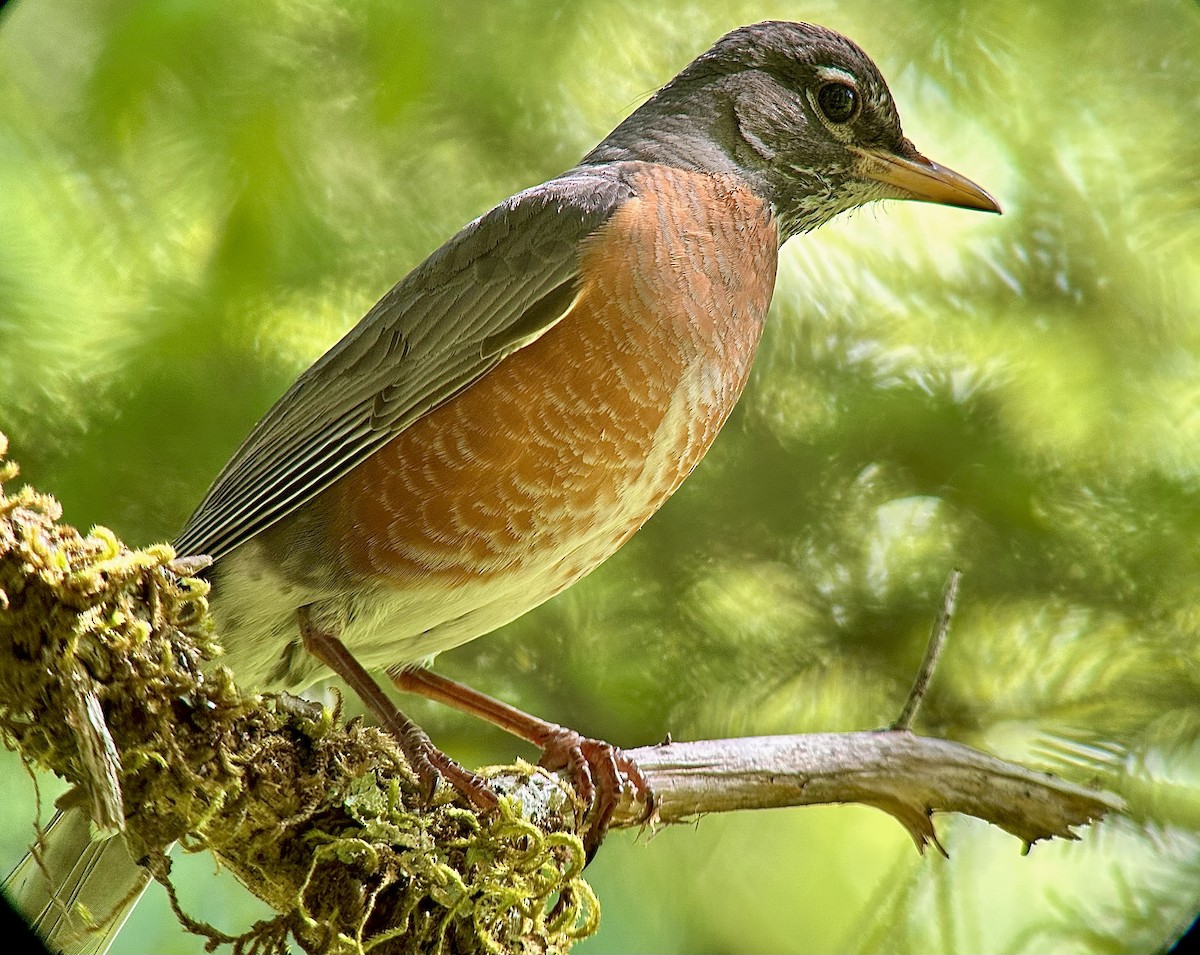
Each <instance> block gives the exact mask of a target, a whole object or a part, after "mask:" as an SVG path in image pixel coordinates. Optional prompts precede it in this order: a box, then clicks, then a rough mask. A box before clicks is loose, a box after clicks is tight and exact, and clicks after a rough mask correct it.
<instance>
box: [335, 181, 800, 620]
mask: <svg viewBox="0 0 1200 955" xmlns="http://www.w3.org/2000/svg"><path fill="white" fill-rule="evenodd" d="M637 191H638V195H637V197H636V198H634V199H632V200H631V201H629V202H628V203H626V204H625V205H624V206H623V207H622V208H621V209H620V210H619V211H618V212H617V213H616V214H615V215H614V217H613V218H612V219H611V220H610V221H609V222H608V223H607V224H606V225H605V226H604V227H603V228H602V229H601V230H600V231H599V232H598V233H597V234H595V235H594V236H592V237H591V239H589V240H588V243H587V245H586V248H585V249H584V251H583V255H582V260H581V265H582V270H581V275H582V281H581V285H580V291H579V295H578V297H577V299H576V301H575V304H574V306H573V307H572V309H571V310H570V312H569V313H568V314H567V315H566V317H565V318H564V319H563V320H562V321H560V322H559V323H558V324H557V325H555V326H554V327H553V328H551V329H550V331H548V332H546V333H545V334H544V335H543V336H542V337H541V338H539V339H538V340H537V341H535V342H533V343H532V344H530V345H528V346H526V347H525V348H523V349H521V350H520V351H518V352H516V353H514V354H513V355H511V356H509V357H508V358H506V359H505V360H504V361H503V362H501V363H500V365H498V366H497V367H496V368H495V369H494V370H493V371H491V372H490V373H489V374H487V375H486V376H485V377H484V378H482V379H480V380H479V381H477V382H476V383H475V384H473V385H471V386H470V387H469V388H468V389H467V390H465V391H464V392H463V393H462V394H460V395H458V396H457V397H455V398H454V399H453V400H451V401H450V402H448V403H447V404H445V405H443V406H442V407H440V408H439V409H437V410H436V411H434V412H432V413H431V414H429V415H427V416H426V417H425V418H423V419H421V420H420V421H418V422H417V423H415V424H414V425H412V426H411V427H410V428H408V429H407V430H406V431H404V432H403V433H402V434H400V435H399V436H398V437H397V438H396V439H395V440H394V441H392V442H391V443H390V444H388V445H387V446H386V447H384V448H383V449H381V450H380V451H379V452H377V453H376V454H374V455H372V457H371V458H370V459H368V460H367V461H365V462H364V463H363V464H361V465H359V466H358V467H357V468H355V470H354V471H353V472H351V473H350V474H348V475H347V476H346V477H344V478H342V479H341V480H340V481H339V482H338V483H337V484H335V485H333V486H332V487H331V488H329V489H328V490H327V491H326V492H325V493H324V495H323V497H325V504H326V505H327V506H329V508H330V513H331V516H332V517H333V519H332V521H331V530H333V532H334V533H335V534H336V535H338V536H337V537H336V539H335V541H334V542H333V543H334V547H333V550H334V552H335V553H338V554H340V555H341V558H342V562H343V566H344V569H345V570H347V571H349V572H350V573H351V574H352V575H354V576H359V575H362V576H363V577H366V578H370V579H374V580H379V581H386V582H387V583H388V584H390V585H393V586H395V587H397V588H399V589H401V590H409V589H413V588H418V589H428V588H429V587H431V586H432V587H437V588H438V589H442V588H446V589H454V588H458V587H462V586H467V587H468V589H475V588H476V587H480V586H481V585H490V586H493V587H496V588H498V590H497V592H499V591H500V590H502V591H504V592H511V593H519V594H520V597H519V599H518V598H513V599H514V600H517V602H521V603H525V604H526V605H525V606H523V607H520V608H517V607H515V606H514V607H512V608H509V609H510V610H512V611H514V612H511V613H506V614H503V616H506V617H511V616H515V615H516V614H517V613H519V612H523V610H525V609H528V608H529V607H531V606H534V605H536V604H537V603H540V602H541V601H542V600H545V599H546V598H547V597H549V596H551V595H552V594H554V593H556V592H558V591H559V590H561V589H562V588H563V587H565V586H567V585H568V584H569V583H571V582H572V581H574V580H576V579H578V578H579V577H580V576H582V575H583V574H585V573H587V572H588V571H589V570H591V569H592V568H594V567H595V566H596V565H597V564H599V563H600V562H601V561H603V560H604V559H605V558H606V557H608V556H609V555H610V554H611V553H612V552H613V551H615V550H616V549H617V548H618V547H619V546H620V545H621V544H622V543H623V542H624V541H625V540H626V539H628V537H629V536H630V535H631V534H632V533H633V532H634V531H635V530H636V529H637V528H638V527H640V526H641V524H642V523H643V522H644V521H645V520H646V519H648V518H649V517H650V516H651V515H652V514H653V513H654V511H655V510H657V508H658V507H659V506H660V505H661V504H662V503H663V501H665V500H666V498H667V497H668V496H669V495H670V494H671V492H672V491H674V490H675V489H676V488H677V487H678V486H679V484H680V482H682V481H683V479H684V478H685V477H686V476H687V475H688V473H689V472H690V471H691V470H692V468H694V467H695V466H696V464H697V463H698V462H699V460H700V458H701V457H702V456H703V454H704V452H705V451H707V450H708V447H709V445H710V444H711V443H712V440H713V438H714V437H715V436H716V434H717V431H718V430H719V429H720V427H721V425H722V424H723V423H724V422H725V419H726V418H727V417H728V415H729V413H730V411H731V410H732V409H733V406H734V403H735V402H736V401H737V398H738V395H739V394H740V393H741V390H742V387H743V386H744V384H745V382H746V378H747V375H748V373H749V370H750V364H751V360H752V358H753V356H754V352H755V349H756V347H757V345H758V341H759V337H760V334H761V329H762V320H763V316H764V315H765V313H766V310H767V306H768V304H769V302H770V297H771V291H772V289H773V287H774V281H775V268H776V253H777V248H778V244H777V236H776V231H775V226H774V223H773V221H772V219H771V216H770V213H769V210H768V209H767V208H766V207H765V205H764V204H763V203H762V202H761V201H760V200H758V199H757V198H755V197H754V196H752V195H751V194H750V193H748V192H746V191H745V190H743V189H740V188H738V187H737V186H736V185H735V184H734V183H733V182H732V181H731V180H728V179H724V178H721V177H713V176H708V175H701V174H694V173H686V172H682V171H679V170H672V169H667V168H665V167H651V168H650V170H649V171H648V172H647V173H646V174H645V175H644V176H643V177H642V181H641V182H639V183H637ZM479 592H480V593H481V594H485V593H487V589H486V587H484V588H483V589H481V590H480V591H479ZM482 599H484V598H482V597H481V598H480V600H482ZM476 602H479V601H478V600H477V601H476ZM510 602H511V601H510ZM459 609H460V610H461V609H462V608H459ZM499 622H503V621H499ZM494 624H495V621H493V625H494Z"/></svg>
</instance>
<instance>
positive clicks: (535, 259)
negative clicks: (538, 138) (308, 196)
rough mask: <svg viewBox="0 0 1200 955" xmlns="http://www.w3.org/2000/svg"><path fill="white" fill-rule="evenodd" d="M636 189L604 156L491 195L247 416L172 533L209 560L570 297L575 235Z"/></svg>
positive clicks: (472, 373)
mask: <svg viewBox="0 0 1200 955" xmlns="http://www.w3.org/2000/svg"><path fill="white" fill-rule="evenodd" d="M631 195H632V190H631V188H630V187H629V186H628V185H627V184H626V183H625V182H624V181H623V180H622V178H621V177H620V175H619V174H618V173H616V172H614V170H613V167H609V168H607V169H605V168H604V167H599V168H595V169H592V170H589V171H587V172H579V171H576V172H572V173H568V174H566V175H564V176H562V177H560V178H559V179H554V180H551V181H550V182H547V183H544V184H542V185H540V186H536V187H534V188H532V189H529V190H526V191H525V192H522V193H518V194H517V195H516V196H513V197H512V198H511V199H508V200H506V201H505V202H503V203H501V204H500V205H499V206H497V207H496V208H495V209H493V210H492V211H491V212H489V213H487V214H486V215H484V216H481V217H480V218H478V219H476V220H475V221H474V222H472V223H470V224H469V225H467V226H466V227H465V228H463V229H462V231H460V232H459V233H458V234H457V235H455V236H454V237H453V238H451V239H450V240H449V241H448V242H447V243H446V244H445V245H443V246H442V247H441V248H440V249H438V250H437V251H436V252H434V253H433V254H432V255H431V256H430V257H429V258H428V259H426V260H425V261H424V262H423V263H422V264H421V265H419V266H418V267H417V268H416V269H414V270H413V271H412V272H411V273H409V275H408V276H407V277H406V278H404V279H402V280H401V281H400V282H399V283H397V284H396V285H395V286H394V287H393V288H392V289H391V290H390V291H389V292H388V293H387V294H386V295H384V296H383V298H382V299H380V300H379V302H378V303H377V304H376V305H375V306H374V308H372V309H371V310H370V311H369V312H368V313H367V315H366V316H365V317H364V318H363V319H362V321H360V322H359V323H358V324H357V325H356V326H355V327H354V328H352V329H351V330H350V331H349V332H348V333H347V334H346V336H345V337H344V338H343V339H342V340H341V341H340V342H338V343H337V344H336V345H334V346H333V348H331V349H330V350H329V351H328V352H326V353H325V355H323V356H322V357H321V358H320V359H318V360H317V362H316V363H315V364H313V365H312V367H310V368H309V369H308V370H307V371H306V372H304V374H302V375H301V376H300V377H299V378H298V379H297V380H296V382H295V384H293V385H292V387H291V388H290V389H289V390H288V391H287V393H286V394H284V396H283V397H282V398H280V399H279V401H277V402H276V403H275V405H274V406H273V407H272V408H271V409H270V410H269V411H268V412H267V413H266V415H264V416H263V418H262V420H261V421H259V423H258V424H257V425H255V427H254V429H253V430H252V431H251V432H250V435H249V436H248V437H247V438H246V440H245V441H244V442H243V443H242V445H241V447H240V448H238V450H237V451H236V452H235V453H234V455H233V457H232V458H231V459H230V461H229V463H228V464H227V465H226V466H225V468H224V469H223V470H222V471H221V473H220V474H219V475H218V476H217V479H216V481H214V482H213V485H212V487H211V488H209V491H208V493H207V494H206V495H205V496H204V499H203V500H202V501H201V502H200V505H199V507H197V508H196V511H195V513H194V514H192V516H191V518H190V519H189V520H188V522H187V524H186V525H185V526H184V529H183V531H182V532H181V533H180V535H179V538H178V539H177V541H176V543H175V547H176V550H177V551H178V552H179V553H180V554H184V555H186V554H208V555H209V556H211V557H213V558H215V559H219V558H220V557H221V556H222V555H224V554H226V553H228V552H229V551H231V550H233V549H234V548H235V547H237V546H238V545H240V544H243V543H245V542H246V541H247V540H249V539H250V538H251V537H253V536H254V535H255V534H257V533H259V532H261V531H262V530H264V529H265V528H267V527H269V526H270V525H271V524H274V523H275V522H276V521H278V520H280V519H281V518H283V517H285V516H286V515H288V514H289V513H291V512H292V511H294V510H295V509H296V508H298V507H300V506H301V505H302V504H304V503H305V502H306V501H308V500H309V499H311V498H312V497H313V496H314V495H316V494H318V493H319V492H320V491H322V490H323V489H324V488H326V487H328V486H329V485H330V484H332V483H333V482H334V481H336V480H337V479H338V478H339V477H341V476H342V475H344V474H345V473H346V472H348V471H349V470H351V469H352V468H353V467H354V466H355V465H357V464H359V463H360V462H362V461H363V460H364V459H365V458H367V457H368V456H369V455H370V454H371V453H372V452H374V451H376V450H377V449H379V448H380V447H382V446H383V445H384V444H386V443H387V442H389V441H390V440H392V439H393V438H394V437H395V436H396V435H397V434H399V433H400V432H401V431H403V430H404V429H405V428H407V427H409V426H410V425H411V424H412V423H413V422H414V421H417V420H418V419H419V418H421V417H422V416H423V415H425V414H428V413H429V412H430V411H432V410H433V409H434V408H436V407H438V406H439V405H441V404H442V403H444V402H445V401H447V400H449V399H450V398H451V397H453V396H454V395H455V394H457V393H458V392H459V391H461V390H462V389H463V388H466V387H468V386H469V385H470V384H471V383H472V382H473V381H475V380H477V379H478V378H480V377H481V376H482V375H484V374H486V373H487V372H488V371H489V370H491V369H492V368H494V367H495V366H496V364H497V363H498V362H500V361H502V360H503V359H504V358H505V357H506V356H507V355H509V354H511V353H512V352H513V351H515V350H517V349H519V348H522V347H524V346H525V345H527V344H528V343H529V342H531V341H533V340H535V339H536V338H537V337H538V336H539V335H541V334H543V333H544V332H545V331H546V330H547V329H549V328H550V327H552V326H553V325H554V324H555V323H556V322H558V321H559V319H560V318H562V316H563V315H564V314H565V313H566V312H567V311H568V310H569V309H570V307H571V302H572V300H573V298H574V295H575V286H576V284H577V279H578V271H579V247H580V243H581V242H582V241H583V240H584V239H585V238H586V237H587V236H589V235H591V234H592V233H593V232H595V231H596V229H598V228H599V227H600V226H601V225H603V224H604V222H606V221H607V220H608V218H609V216H611V215H612V214H613V213H614V212H615V211H616V210H617V208H619V207H620V205H621V204H622V203H623V202H625V201H626V200H627V199H628V198H630V196H631Z"/></svg>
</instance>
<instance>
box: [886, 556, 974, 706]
mask: <svg viewBox="0 0 1200 955" xmlns="http://www.w3.org/2000/svg"><path fill="white" fill-rule="evenodd" d="M960 580H962V571H961V570H957V569H956V570H952V571H950V576H949V577H948V578H946V589H945V590H944V591H943V592H942V609H941V610H940V611H939V612H938V615H937V617H936V619H935V620H934V621H933V630H932V631H931V632H930V634H929V643H928V644H927V645H926V647H925V659H923V660H922V661H921V668H920V669H919V670H918V671H917V678H916V679H915V680H914V681H913V685H912V689H911V690H909V692H908V699H907V700H905V701H904V709H902V710H901V711H900V715H899V716H898V717H896V722H894V723H893V724H892V727H891V728H892V729H894V730H910V729H912V725H913V720H915V719H916V718H917V713H918V711H919V710H920V709H921V704H922V703H923V702H924V701H925V694H926V693H927V692H929V683H930V681H931V680H932V679H933V671H934V670H936V669H937V665H938V658H939V657H941V655H942V650H943V649H944V648H945V646H946V638H947V637H948V636H949V635H950V621H951V619H952V618H953V617H954V605H955V603H956V602H957V601H958V582H959V581H960Z"/></svg>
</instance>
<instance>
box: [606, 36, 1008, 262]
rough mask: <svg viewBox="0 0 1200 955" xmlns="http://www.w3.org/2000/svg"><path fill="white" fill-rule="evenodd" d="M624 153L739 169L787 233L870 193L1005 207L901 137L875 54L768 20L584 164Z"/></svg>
mask: <svg viewBox="0 0 1200 955" xmlns="http://www.w3.org/2000/svg"><path fill="white" fill-rule="evenodd" d="M620 160H643V161H649V162H659V163H664V164H667V165H672V166H679V167H682V168H687V169H697V170H702V171H708V172H732V173H736V174H737V175H739V176H740V177H742V178H743V179H744V180H745V181H746V182H747V183H748V184H749V185H750V186H751V187H752V188H754V189H755V190H756V191H757V192H758V193H759V194H760V195H762V196H763V197H764V198H766V199H767V200H769V201H770V202H771V204H772V205H773V207H774V209H775V212H776V214H777V215H778V217H779V220H780V225H781V239H786V238H788V237H789V236H792V235H795V234H797V233H799V232H806V231H808V230H809V229H815V228H816V227H817V226H819V225H821V224H822V223H824V222H826V221H828V220H829V219H830V218H832V217H833V216H835V215H837V213H839V212H842V211H844V210H846V209H851V208H853V207H855V206H858V205H862V204H863V203H864V202H870V201H871V200H873V199H889V198H890V199H921V200H925V201H928V202H939V203H943V204H946V205H958V206H964V207H967V208H972V209H983V210H987V211H991V212H999V211H1000V209H999V206H997V205H996V203H995V201H994V200H993V199H992V198H991V197H990V196H989V195H988V194H987V193H985V192H984V191H983V190H982V189H980V188H979V187H978V186H976V185H975V184H974V183H972V182H971V181H970V180H968V179H964V178H963V177H962V176H960V175H958V174H957V173H955V172H952V171H951V170H949V169H946V168H945V167H943V166H939V165H938V164H936V163H934V162H931V161H930V160H928V159H926V158H925V157H923V156H922V155H921V154H920V153H919V152H917V150H916V148H915V147H914V146H913V144H912V143H910V142H909V141H908V140H907V139H905V138H904V133H903V132H902V131H901V129H900V116H899V114H898V113H897V111H896V104H895V103H894V102H893V100H892V94H891V93H890V92H889V90H888V87H887V83H885V82H884V79H883V77H882V76H881V75H880V73H879V70H878V69H877V68H876V66H875V64H874V63H872V62H871V59H870V57H868V56H867V55H866V54H865V53H864V52H863V51H862V50H861V49H859V48H858V47H857V46H856V45H855V44H854V43H852V42H851V41H850V40H848V39H846V38H845V37H844V36H842V35H841V34H840V33H835V32H834V31H832V30H827V29H825V28H824V27H819V26H813V25H812V24H808V23H787V22H784V21H768V22H765V23H756V24H753V25H752V26H746V27H741V28H740V29H737V30H734V31H733V32H732V33H728V34H726V35H725V36H723V37H721V39H719V40H718V41H717V42H716V43H715V44H714V45H713V47H712V49H710V50H709V51H708V52H707V53H704V54H703V55H702V56H700V57H698V58H697V59H695V60H693V61H692V62H691V63H690V64H688V66H687V67H686V68H685V69H684V70H683V72H682V73H680V74H679V75H678V76H677V77H675V79H673V80H671V82H670V83H668V84H667V85H666V86H664V87H663V88H662V89H661V90H659V91H658V93H656V94H655V95H654V96H653V97H652V98H651V99H650V100H649V101H648V102H646V103H645V104H644V105H643V106H642V107H641V108H640V109H638V110H637V111H636V112H635V113H633V115H631V116H630V117H629V118H628V119H626V120H625V122H623V123H621V125H620V126H618V127H617V128H616V129H615V130H613V132H612V133H611V134H609V136H608V138H607V139H605V140H604V142H602V143H601V144H600V145H599V146H597V147H596V148H595V149H594V150H592V152H591V153H589V154H588V156H587V157H586V158H585V159H584V160H583V162H584V164H593V163H602V162H614V161H620Z"/></svg>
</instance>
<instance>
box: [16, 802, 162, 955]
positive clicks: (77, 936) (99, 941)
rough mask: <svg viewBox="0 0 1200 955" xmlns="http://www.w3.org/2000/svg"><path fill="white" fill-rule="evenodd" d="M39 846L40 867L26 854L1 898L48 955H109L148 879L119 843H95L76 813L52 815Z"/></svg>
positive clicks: (117, 840)
mask: <svg viewBox="0 0 1200 955" xmlns="http://www.w3.org/2000/svg"><path fill="white" fill-rule="evenodd" d="M43 845H44V848H43V849H42V850H41V853H40V855H41V862H40V863H39V861H38V860H37V859H35V858H34V857H33V855H32V854H26V856H25V858H24V859H22V860H21V862H20V863H19V864H18V865H17V867H16V868H15V869H13V871H12V872H11V873H10V874H9V876H8V878H7V879H5V880H4V891H5V893H6V894H7V895H8V897H9V899H10V900H11V901H12V904H13V906H14V907H15V908H16V909H17V910H18V911H19V912H21V913H22V914H23V915H24V916H25V918H26V919H27V920H28V921H29V922H30V923H31V924H32V925H33V927H34V929H35V931H37V933H38V934H39V935H41V936H42V938H44V939H45V940H46V942H47V944H48V945H49V947H50V949H51V950H52V951H56V952H57V951H61V952H63V953H64V955H97V953H103V952H106V951H108V948H109V946H110V945H112V943H113V940H114V939H115V938H116V936H117V932H119V931H120V930H121V926H122V925H124V924H125V920H126V919H127V918H128V917H129V913H130V912H132V911H133V907H134V906H135V905H136V904H137V901H138V899H139V898H141V895H142V890H143V889H145V887H146V884H147V883H148V882H149V881H150V876H149V873H148V872H147V871H146V870H145V869H144V868H142V867H141V866H139V865H138V864H137V863H136V862H134V861H133V859H132V858H131V857H130V855H129V850H128V849H127V848H126V847H125V840H124V839H123V838H122V837H120V836H113V837H112V838H109V839H94V838H93V837H92V833H91V825H90V821H89V819H88V817H87V814H86V813H84V812H83V811H82V810H80V809H68V810H65V811H60V812H58V813H57V814H55V816H54V818H53V819H52V820H51V822H50V825H49V827H48V828H47V829H46V836H45V841H44V843H43ZM96 925H98V927H95V928H93V927H92V926H96Z"/></svg>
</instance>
